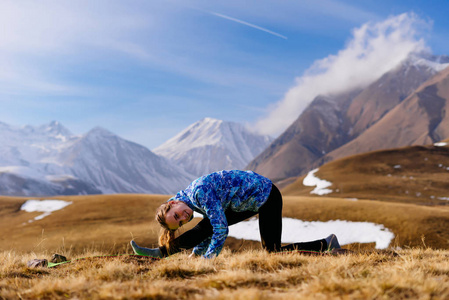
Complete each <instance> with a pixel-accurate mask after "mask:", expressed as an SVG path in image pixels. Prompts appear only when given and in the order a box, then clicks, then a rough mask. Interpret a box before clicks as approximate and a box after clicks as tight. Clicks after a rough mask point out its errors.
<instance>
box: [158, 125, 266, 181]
mask: <svg viewBox="0 0 449 300" xmlns="http://www.w3.org/2000/svg"><path fill="white" fill-rule="evenodd" d="M271 141H272V138H271V137H269V136H262V135H258V134H255V133H252V132H250V131H249V130H248V129H246V128H245V127H244V126H243V125H241V124H239V123H234V122H225V121H222V120H217V119H212V118H205V119H203V120H201V121H198V122H196V123H194V124H192V125H190V126H189V127H187V128H186V129H184V130H183V131H181V132H180V133H179V134H177V135H176V136H174V137H173V138H171V139H170V140H168V141H167V142H165V143H164V144H162V145H161V146H159V147H157V148H156V149H153V152H154V153H156V154H158V155H161V156H163V157H166V158H168V159H170V160H171V161H173V162H174V163H175V164H176V165H179V166H182V167H183V168H184V169H185V170H187V171H188V172H189V173H192V174H194V175H197V176H201V175H204V174H207V173H210V172H214V171H218V170H223V169H243V168H244V167H245V166H246V165H247V164H248V163H249V162H250V161H251V160H252V159H253V158H254V157H256V156H257V155H258V154H259V153H260V152H262V151H263V150H264V149H265V148H266V147H267V146H268V145H269V144H270V143H271Z"/></svg>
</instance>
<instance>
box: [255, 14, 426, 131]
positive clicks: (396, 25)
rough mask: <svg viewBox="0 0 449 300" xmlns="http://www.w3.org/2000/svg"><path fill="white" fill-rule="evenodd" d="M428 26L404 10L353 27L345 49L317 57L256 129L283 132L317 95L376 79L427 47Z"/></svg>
mask: <svg viewBox="0 0 449 300" xmlns="http://www.w3.org/2000/svg"><path fill="white" fill-rule="evenodd" d="M429 27H430V24H429V23H428V22H425V21H423V20H422V19H420V18H419V17H418V16H417V15H415V14H413V13H405V14H401V15H398V16H393V17H390V18H388V19H386V20H384V21H382V22H378V23H366V24H364V25H362V26H361V27H359V28H356V29H354V31H353V37H352V39H351V40H350V41H349V42H348V44H347V46H346V47H345V48H344V49H343V50H341V51H339V52H338V53H337V54H336V55H329V56H328V57H326V58H324V59H321V60H318V61H316V62H315V63H314V64H313V65H312V66H311V67H310V68H309V69H308V70H307V71H306V72H305V73H304V75H303V76H302V77H300V78H297V79H296V81H297V84H296V86H294V87H292V88H291V89H290V90H289V91H288V92H287V93H286V94H285V96H284V98H283V99H282V100H281V101H279V102H278V103H276V104H275V105H273V106H272V107H271V108H270V111H271V112H270V113H269V114H268V116H266V117H265V118H262V119H261V120H259V121H258V122H257V123H256V124H255V127H256V129H257V131H259V132H261V133H264V134H271V135H277V134H280V133H281V131H282V130H285V129H286V127H287V126H289V125H290V124H291V123H293V122H294V120H296V119H297V118H298V116H299V115H300V114H301V112H302V111H303V110H304V109H305V108H306V107H307V105H308V104H309V103H310V102H311V101H312V100H313V99H314V98H315V97H316V96H318V95H323V94H329V93H338V92H342V91H345V90H349V89H351V88H356V87H361V86H365V85H367V84H369V83H370V82H372V81H374V80H376V79H377V78H379V77H380V76H381V75H382V74H384V73H385V72H387V71H388V70H390V69H392V68H393V67H395V66H396V65H398V64H399V63H400V62H401V61H402V60H404V59H405V58H406V57H407V56H408V55H409V54H410V53H412V52H417V51H423V50H425V49H426V46H425V42H424V40H423V39H422V38H421V36H422V32H421V30H422V29H427V28H429Z"/></svg>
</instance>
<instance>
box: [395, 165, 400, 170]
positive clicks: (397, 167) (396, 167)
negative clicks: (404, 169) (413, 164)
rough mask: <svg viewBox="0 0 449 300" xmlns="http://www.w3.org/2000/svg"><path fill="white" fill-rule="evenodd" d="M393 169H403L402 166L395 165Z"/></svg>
mask: <svg viewBox="0 0 449 300" xmlns="http://www.w3.org/2000/svg"><path fill="white" fill-rule="evenodd" d="M393 168H395V169H400V168H401V165H395V166H394V167H393Z"/></svg>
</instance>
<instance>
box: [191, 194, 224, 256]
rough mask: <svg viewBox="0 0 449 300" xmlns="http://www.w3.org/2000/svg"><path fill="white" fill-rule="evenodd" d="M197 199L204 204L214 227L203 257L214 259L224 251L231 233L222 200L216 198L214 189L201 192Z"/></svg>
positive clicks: (207, 215)
mask: <svg viewBox="0 0 449 300" xmlns="http://www.w3.org/2000/svg"><path fill="white" fill-rule="evenodd" d="M197 199H198V201H199V202H201V203H202V207H203V208H204V211H205V213H206V217H207V218H209V221H210V224H211V226H212V238H211V239H210V243H209V247H208V248H207V250H206V253H205V254H204V255H203V257H205V258H212V257H215V256H217V255H218V254H219V253H220V252H221V249H223V245H224V242H225V240H226V238H227V237H228V232H229V229H228V221H227V220H226V215H225V213H224V210H223V207H222V203H221V200H220V199H219V198H218V197H217V196H216V194H215V192H214V189H211V188H208V189H201V190H199V191H198V193H197ZM200 245H201V244H200Z"/></svg>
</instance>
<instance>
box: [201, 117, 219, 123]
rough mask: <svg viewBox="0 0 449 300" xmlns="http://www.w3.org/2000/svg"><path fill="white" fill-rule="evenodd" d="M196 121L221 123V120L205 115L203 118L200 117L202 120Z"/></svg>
mask: <svg viewBox="0 0 449 300" xmlns="http://www.w3.org/2000/svg"><path fill="white" fill-rule="evenodd" d="M198 122H199V123H221V122H223V121H222V120H219V119H215V118H209V117H206V118H204V119H202V120H200V121H198Z"/></svg>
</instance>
